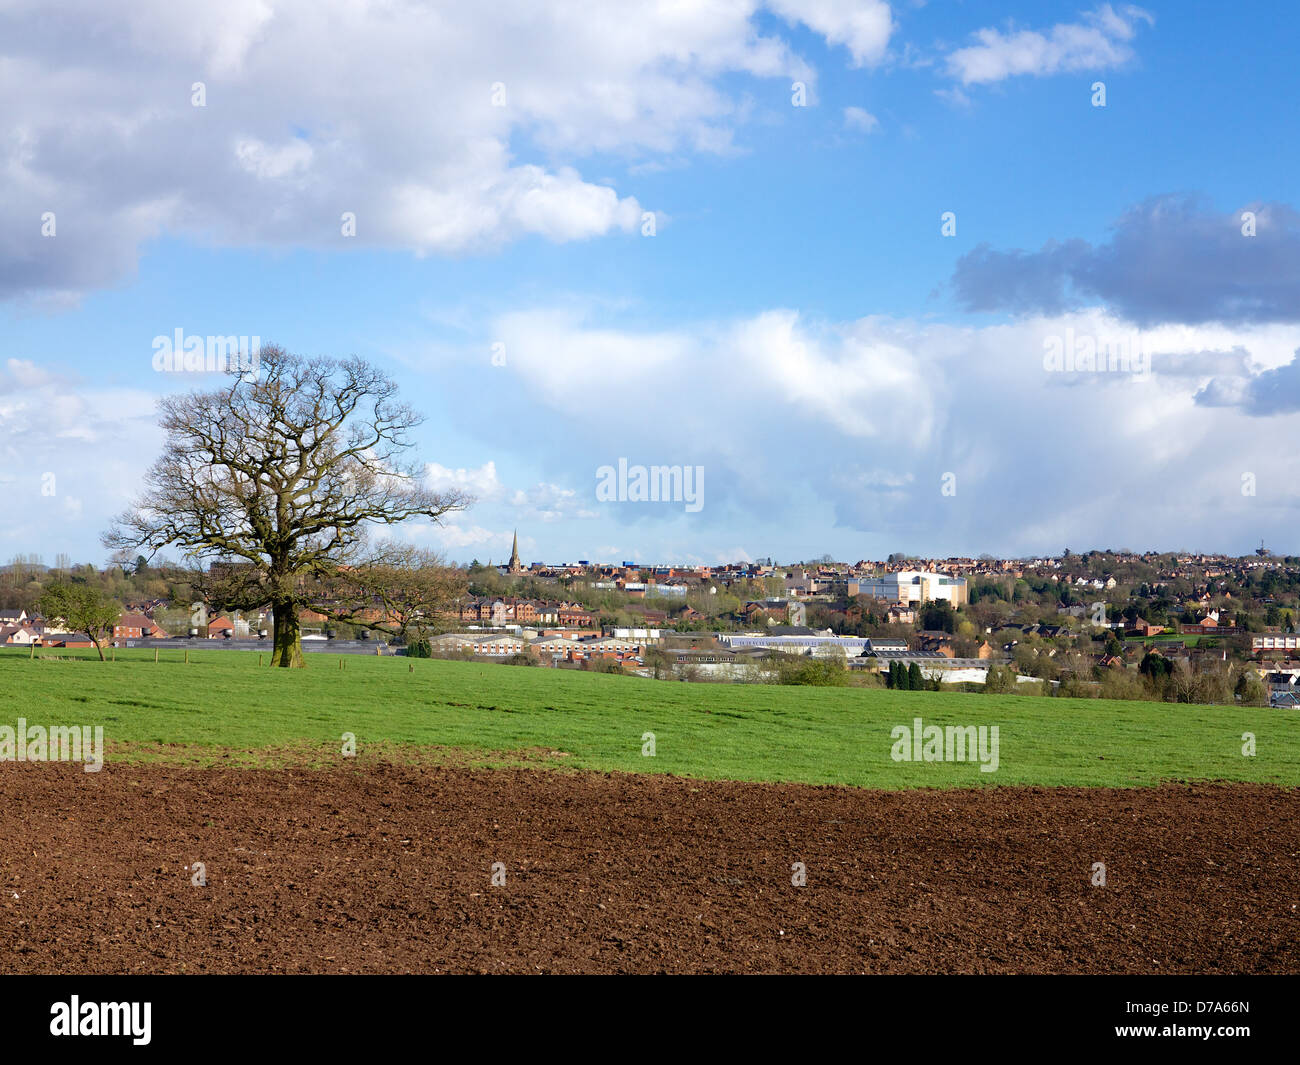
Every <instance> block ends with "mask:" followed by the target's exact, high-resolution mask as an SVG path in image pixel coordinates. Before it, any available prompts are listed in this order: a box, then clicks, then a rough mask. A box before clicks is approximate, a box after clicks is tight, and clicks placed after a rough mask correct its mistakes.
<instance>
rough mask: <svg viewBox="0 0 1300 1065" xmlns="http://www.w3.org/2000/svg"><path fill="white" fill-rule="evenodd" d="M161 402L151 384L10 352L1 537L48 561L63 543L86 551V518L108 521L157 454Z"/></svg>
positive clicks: (3, 379)
mask: <svg viewBox="0 0 1300 1065" xmlns="http://www.w3.org/2000/svg"><path fill="white" fill-rule="evenodd" d="M155 402H156V397H155V396H153V395H152V394H150V393H147V392H145V391H143V390H141V389H134V388H121V387H112V386H105V385H102V384H91V383H89V382H83V381H77V380H73V379H70V378H68V377H65V376H63V375H57V374H53V373H50V372H48V371H46V370H44V369H43V368H42V367H40V366H39V365H38V364H37V363H36V361H35V360H33V359H20V358H10V359H7V360H6V362H5V371H4V372H0V469H4V470H6V471H7V473H8V477H7V479H6V480H7V483H6V484H5V488H4V496H5V506H4V507H0V541H4V542H11V543H15V544H25V545H27V546H26V547H25V548H23V550H26V551H29V552H36V553H40V554H43V555H45V556H46V557H47V560H48V559H49V558H50V557H52V556H53V555H54V554H56V553H58V552H59V551H75V552H76V553H77V554H78V555H79V556H81V555H83V554H84V547H83V545H84V543H85V542H86V539H87V536H86V530H85V528H84V524H77V522H81V521H82V519H83V518H84V521H85V522H93V523H94V524H93V525H92V528H93V529H99V528H103V527H104V526H105V525H106V524H107V522H108V519H109V518H110V517H111V516H112V515H113V514H115V513H116V512H117V511H119V510H121V509H122V507H123V505H124V504H125V503H126V501H127V500H128V499H130V498H131V496H132V495H134V494H135V492H136V491H137V490H138V488H139V483H140V481H139V478H140V474H141V472H142V471H143V467H144V466H146V465H148V463H149V462H150V461H152V459H153V457H154V456H155V455H156V454H157V451H158V447H159V445H160V443H161V439H162V436H161V432H160V430H159V429H158V427H157V425H156V424H155V422H154V417H153V415H154V409H155ZM73 519H77V522H74V521H73ZM93 536H94V533H92V534H91V537H92V538H93Z"/></svg>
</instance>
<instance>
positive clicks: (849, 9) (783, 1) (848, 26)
mask: <svg viewBox="0 0 1300 1065" xmlns="http://www.w3.org/2000/svg"><path fill="white" fill-rule="evenodd" d="M767 6H768V7H770V8H771V9H772V10H773V11H775V12H776V13H777V14H778V15H780V16H781V17H782V18H783V19H785V20H786V21H787V22H790V23H795V22H802V23H803V24H804V25H805V26H807V27H808V28H809V29H811V30H813V31H815V32H817V33H820V34H821V35H822V36H823V37H825V38H826V40H827V41H828V42H829V43H830V44H837V45H843V46H844V47H846V48H847V49H848V50H849V54H850V55H851V56H852V57H853V65H854V66H855V67H861V66H871V65H874V64H876V63H879V62H880V60H881V59H883V58H884V55H885V50H886V49H887V48H888V46H889V37H890V34H891V33H893V29H894V23H893V18H892V17H891V15H890V11H889V5H888V4H887V3H884V2H883V0H768V4H767Z"/></svg>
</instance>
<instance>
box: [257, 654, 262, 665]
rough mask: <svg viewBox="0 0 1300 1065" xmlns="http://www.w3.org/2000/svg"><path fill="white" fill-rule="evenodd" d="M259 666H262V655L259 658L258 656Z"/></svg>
mask: <svg viewBox="0 0 1300 1065" xmlns="http://www.w3.org/2000/svg"><path fill="white" fill-rule="evenodd" d="M257 664H258V665H259V666H260V665H261V664H262V656H261V655H258V656H257Z"/></svg>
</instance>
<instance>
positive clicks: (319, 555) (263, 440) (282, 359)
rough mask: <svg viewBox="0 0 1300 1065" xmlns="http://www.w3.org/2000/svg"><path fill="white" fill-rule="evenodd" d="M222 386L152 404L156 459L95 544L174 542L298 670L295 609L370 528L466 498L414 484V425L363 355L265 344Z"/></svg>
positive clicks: (276, 658) (224, 602)
mask: <svg viewBox="0 0 1300 1065" xmlns="http://www.w3.org/2000/svg"><path fill="white" fill-rule="evenodd" d="M230 380H231V383H230V385H229V386H228V387H226V388H222V389H217V390H215V391H212V392H192V393H189V394H186V395H182V396H170V397H167V398H166V399H163V400H161V401H160V403H159V412H160V424H161V426H162V428H163V430H164V431H165V433H166V446H165V448H164V451H163V454H162V456H161V457H160V458H159V459H158V461H157V462H155V463H154V464H153V466H152V467H151V468H150V470H149V472H148V474H147V475H146V478H145V485H146V488H145V491H144V493H143V494H142V495H141V497H140V498H139V499H138V500H136V502H135V503H134V505H133V506H132V507H131V508H130V509H129V510H127V511H126V512H125V513H123V514H121V515H120V516H119V517H118V518H117V520H116V522H114V524H113V526H112V527H111V528H110V529H109V530H108V532H106V533H105V534H104V537H103V542H104V545H105V546H106V547H109V548H113V549H124V548H125V549H133V550H134V549H140V548H143V549H148V550H149V551H150V553H151V554H152V553H153V552H157V551H159V550H161V549H162V548H163V547H165V546H167V545H171V544H174V545H176V546H178V547H180V548H181V549H182V550H183V551H184V552H185V555H186V557H187V558H188V559H189V560H190V562H191V563H192V564H193V565H194V566H195V567H196V569H197V571H198V572H197V573H196V576H195V581H194V586H195V589H196V591H198V592H199V593H200V594H202V595H204V596H205V597H206V598H207V599H208V600H209V601H210V602H211V603H212V605H213V606H216V607H218V608H220V609H229V610H255V609H258V608H260V607H265V606H268V605H269V606H270V608H271V610H272V613H273V618H274V653H273V654H272V656H271V664H272V665H275V666H284V667H294V668H301V667H302V666H303V665H304V664H305V663H304V660H303V656H302V635H301V630H300V627H299V620H298V615H299V610H300V609H301V608H303V607H305V606H313V608H314V602H313V600H314V598H316V597H319V595H320V592H321V589H322V587H324V586H327V585H328V584H329V583H330V582H331V581H337V580H338V578H339V576H340V574H341V573H344V572H346V569H345V567H349V566H351V567H359V566H364V565H366V564H367V562H368V561H369V558H368V555H367V550H366V548H367V540H368V536H369V534H370V533H371V532H372V531H373V530H374V529H376V528H378V527H382V526H387V525H393V524H396V523H399V522H403V521H406V520H408V519H411V518H427V519H431V520H432V521H434V522H438V521H440V520H441V518H442V517H443V516H444V515H446V514H448V513H449V512H452V511H456V510H461V509H463V508H464V507H466V506H467V505H469V504H470V503H471V502H472V500H471V499H470V498H469V497H468V496H466V495H465V494H463V493H461V492H456V491H452V492H434V491H432V490H430V489H429V488H428V487H427V486H425V485H424V484H423V483H422V481H421V479H420V470H419V467H418V465H416V464H415V463H413V462H411V461H409V459H408V453H409V451H410V449H411V448H412V446H413V445H412V443H411V441H410V436H409V434H410V431H411V430H412V429H414V428H415V427H416V426H418V425H420V424H421V422H422V421H423V419H422V418H421V416H420V415H418V414H417V413H416V412H415V411H413V410H412V409H411V408H410V407H409V406H407V405H406V404H404V403H401V402H399V401H398V399H397V391H398V390H397V385H396V384H395V383H394V382H393V381H392V380H390V379H389V378H388V377H386V376H385V375H384V374H383V373H382V372H380V371H379V370H378V369H376V368H375V367H373V366H371V365H369V364H368V363H366V362H364V361H362V360H361V359H358V358H349V359H343V360H335V359H320V358H317V359H305V358H302V357H300V356H297V355H291V354H289V353H288V352H286V351H284V350H283V349H282V348H279V347H268V348H263V349H262V352H261V358H260V367H259V371H258V373H257V374H256V375H253V374H248V373H247V372H240V371H235V372H232V373H231V375H230ZM205 564H206V566H207V569H206V571H204V570H203V569H202V567H203V566H204V565H205Z"/></svg>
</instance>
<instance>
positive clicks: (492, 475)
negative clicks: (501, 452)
mask: <svg viewBox="0 0 1300 1065" xmlns="http://www.w3.org/2000/svg"><path fill="white" fill-rule="evenodd" d="M424 481H425V484H426V485H427V486H428V487H429V488H431V489H432V490H433V491H435V492H446V491H458V492H467V493H469V494H470V495H471V496H473V497H474V499H475V500H476V501H477V502H480V503H489V502H492V501H494V500H497V499H500V498H501V496H502V495H503V494H504V493H505V486H504V485H502V483H501V482H500V481H499V480H498V479H497V464H496V463H495V462H492V461H489V462H486V463H484V464H483V465H482V466H479V467H477V468H473V469H466V468H465V467H463V466H462V467H461V468H459V469H451V468H450V467H447V466H442V465H440V464H439V463H436V462H428V463H425V466H424Z"/></svg>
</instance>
